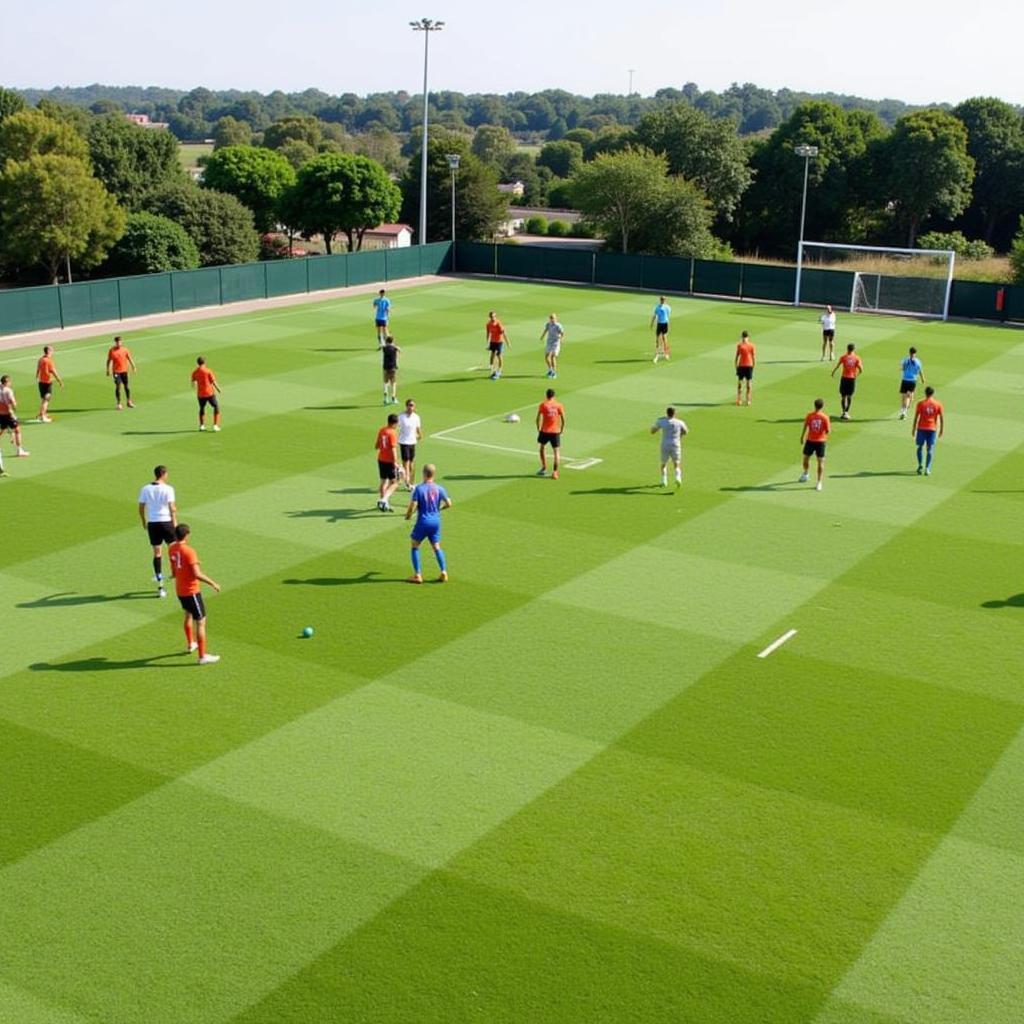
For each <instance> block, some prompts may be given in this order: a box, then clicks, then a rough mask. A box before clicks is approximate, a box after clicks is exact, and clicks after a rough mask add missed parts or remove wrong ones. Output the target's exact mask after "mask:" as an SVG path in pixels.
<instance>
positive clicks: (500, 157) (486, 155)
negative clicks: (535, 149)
mask: <svg viewBox="0 0 1024 1024" xmlns="http://www.w3.org/2000/svg"><path fill="white" fill-rule="evenodd" d="M515 151H516V140H515V139H513V138H512V133H511V132H510V131H509V130H508V129H507V128H505V127H504V126H503V125H494V124H482V125H480V127H479V128H477V130H476V134H475V135H474V136H473V154H474V155H475V156H477V157H479V158H480V159H481V160H483V162H484V163H485V164H490V165H491V167H493V168H495V170H497V172H498V173H499V174H501V173H502V172H503V171H504V169H505V165H506V164H507V163H508V161H509V160H510V159H511V157H512V155H513V154H514V153H515Z"/></svg>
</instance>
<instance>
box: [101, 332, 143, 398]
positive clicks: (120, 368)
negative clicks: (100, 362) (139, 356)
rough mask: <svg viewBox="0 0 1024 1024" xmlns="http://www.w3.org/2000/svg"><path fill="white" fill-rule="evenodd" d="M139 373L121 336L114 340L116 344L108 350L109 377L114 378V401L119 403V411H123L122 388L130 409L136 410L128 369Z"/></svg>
mask: <svg viewBox="0 0 1024 1024" xmlns="http://www.w3.org/2000/svg"><path fill="white" fill-rule="evenodd" d="M129 366H130V367H131V368H132V369H133V370H135V371H136V372H138V369H139V368H138V367H137V366H136V365H135V360H134V359H132V354H131V352H129V351H128V349H126V348H125V347H124V345H122V344H121V335H120V334H119V335H118V336H117V337H116V338H114V344H113V346H112V347H111V348H109V349H108V350H107V376H108V377H113V378H114V400H115V401H116V402H117V408H118V411H120V409H121V388H122V387H123V388H124V400H125V401H126V402H127V403H128V408H129V409H134V408H135V403H134V402H133V401H132V392H131V388H130V387H129V385H128V367H129Z"/></svg>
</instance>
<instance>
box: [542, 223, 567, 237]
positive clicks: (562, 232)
mask: <svg viewBox="0 0 1024 1024" xmlns="http://www.w3.org/2000/svg"><path fill="white" fill-rule="evenodd" d="M548 234H549V235H551V236H553V237H555V238H565V237H566V236H567V235H571V234H572V225H571V224H570V223H569V222H568V221H566V220H553V221H551V223H550V224H548Z"/></svg>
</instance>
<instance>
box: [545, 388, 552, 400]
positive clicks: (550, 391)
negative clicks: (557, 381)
mask: <svg viewBox="0 0 1024 1024" xmlns="http://www.w3.org/2000/svg"><path fill="white" fill-rule="evenodd" d="M544 394H545V395H547V397H548V398H554V397H555V389H554V388H548V389H547V391H545V392H544Z"/></svg>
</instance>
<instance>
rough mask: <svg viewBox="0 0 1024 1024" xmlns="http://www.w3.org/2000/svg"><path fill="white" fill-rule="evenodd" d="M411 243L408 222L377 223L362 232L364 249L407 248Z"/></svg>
mask: <svg viewBox="0 0 1024 1024" xmlns="http://www.w3.org/2000/svg"><path fill="white" fill-rule="evenodd" d="M410 245H412V228H411V227H409V225H408V224H378V225H377V227H375V228H371V229H370V230H369V231H366V232H364V233H363V248H364V249H407V248H408V247H409V246H410Z"/></svg>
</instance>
